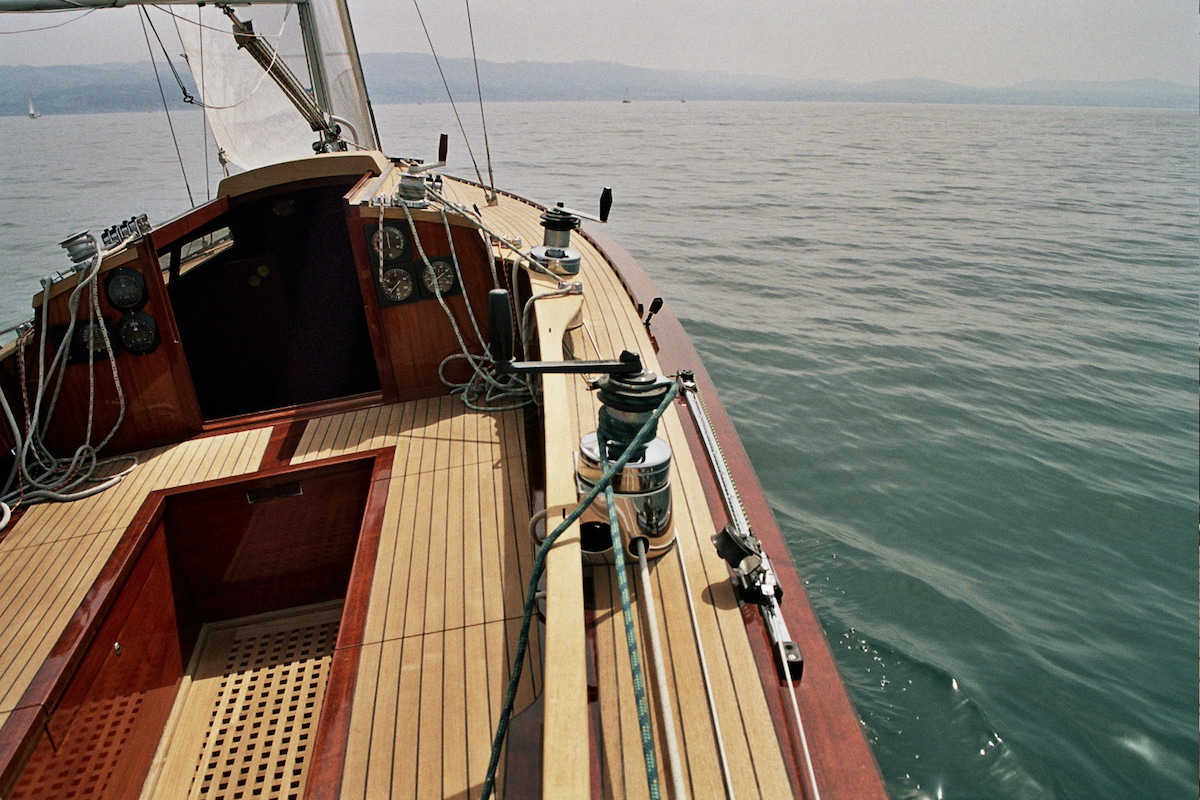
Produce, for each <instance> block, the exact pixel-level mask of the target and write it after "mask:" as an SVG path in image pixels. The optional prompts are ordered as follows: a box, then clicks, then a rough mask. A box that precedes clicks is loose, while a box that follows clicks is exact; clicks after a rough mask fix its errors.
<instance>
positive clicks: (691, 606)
mask: <svg viewBox="0 0 1200 800" xmlns="http://www.w3.org/2000/svg"><path fill="white" fill-rule="evenodd" d="M680 544H681V542H680V540H679V539H676V540H675V553H676V554H677V555H678V556H679V571H680V572H681V573H683V593H684V596H685V597H687V605H688V613H689V614H690V615H691V617H692V633H693V634H694V635H695V637H696V653H697V655H698V656H699V657H700V674H701V676H703V678H704V696H705V697H706V698H707V700H708V713H709V717H710V718H711V719H712V726H713V737H714V738H715V739H716V743H717V758H718V760H719V761H720V762H721V780H723V781H724V782H725V798H726V800H734V793H733V776H732V775H731V774H730V772H729V755H728V754H727V753H726V752H725V738H724V737H723V736H722V735H721V720H720V717H719V715H718V713H717V701H716V698H715V697H713V689H712V676H711V675H710V674H709V671H708V659H707V658H706V657H705V655H704V642H703V641H702V640H701V639H700V620H699V618H698V617H697V616H696V604H695V602H694V601H693V600H692V582H691V580H690V579H689V578H688V571H687V565H686V564H684V561H683V549H682V548H681V547H680Z"/></svg>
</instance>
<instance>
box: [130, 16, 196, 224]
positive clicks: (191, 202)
mask: <svg viewBox="0 0 1200 800" xmlns="http://www.w3.org/2000/svg"><path fill="white" fill-rule="evenodd" d="M138 12H139V14H138V17H139V19H141V21H142V36H144V37H145V39H146V50H147V51H148V52H149V53H150V66H152V67H154V80H155V81H156V82H157V83H158V94H159V96H160V97H161V98H162V104H163V113H164V114H166V115H167V127H168V128H170V129H171V143H172V144H174V145H175V157H176V158H177V159H179V171H180V173H182V174H183V186H184V188H185V189H187V196H188V205H189V206H195V205H196V200H195V198H194V197H193V196H192V184H191V183H190V182H189V181H188V176H187V168H186V167H184V165H183V152H182V151H181V150H180V149H179V137H178V136H177V135H176V134H175V122H174V121H173V120H172V119H171V109H170V108H168V107H167V92H166V90H165V89H163V85H162V76H161V75H159V74H158V64H157V63H156V62H155V60H154V46H153V45H151V44H150V34H149V32H148V31H147V30H146V25H147V24H149V25H150V27H151V28H152V29H153V28H154V23H153V22H150V14H149V13H148V12H147V11H146V9H145V7H142V6H139V7H138ZM154 36H155V38H157V39H158V43H159V45H160V46H161V45H162V38H161V37H159V35H158V31H157V30H155V31H154ZM166 52H167V49H166V47H163V54H164V55H165V54H166ZM167 63H168V64H169V63H170V60H169V59H168V61H167ZM171 71H172V72H174V71H175V67H174V66H172V67H171ZM175 79H176V80H179V73H178V72H176V73H175ZM179 86H180V88H181V89H182V88H183V82H182V81H180V83H179ZM184 97H185V99H186V97H187V92H186V90H185V91H184Z"/></svg>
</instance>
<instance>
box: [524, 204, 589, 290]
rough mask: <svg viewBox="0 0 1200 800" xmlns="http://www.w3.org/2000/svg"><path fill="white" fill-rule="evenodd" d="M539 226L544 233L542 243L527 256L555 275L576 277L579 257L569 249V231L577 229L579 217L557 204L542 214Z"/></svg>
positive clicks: (576, 252) (576, 251) (575, 251)
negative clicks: (543, 229) (544, 230)
mask: <svg viewBox="0 0 1200 800" xmlns="http://www.w3.org/2000/svg"><path fill="white" fill-rule="evenodd" d="M540 224H541V226H542V227H543V228H545V229H546V232H545V234H543V235H542V243H541V244H540V245H538V246H537V247H535V248H533V249H532V250H530V251H529V255H531V256H532V257H533V260H534V261H536V262H538V263H539V264H541V265H542V266H544V267H546V268H547V269H549V270H550V271H551V272H553V273H554V274H555V275H578V274H579V264H580V259H581V256H580V255H579V251H578V250H572V249H571V231H573V230H577V229H578V228H579V225H580V219H579V217H578V216H576V214H574V213H572V212H571V211H569V210H568V209H565V208H563V204H562V203H559V204H558V205H557V206H556V207H555V208H552V209H550V210H549V211H547V212H546V213H544V214H542V221H541V223H540Z"/></svg>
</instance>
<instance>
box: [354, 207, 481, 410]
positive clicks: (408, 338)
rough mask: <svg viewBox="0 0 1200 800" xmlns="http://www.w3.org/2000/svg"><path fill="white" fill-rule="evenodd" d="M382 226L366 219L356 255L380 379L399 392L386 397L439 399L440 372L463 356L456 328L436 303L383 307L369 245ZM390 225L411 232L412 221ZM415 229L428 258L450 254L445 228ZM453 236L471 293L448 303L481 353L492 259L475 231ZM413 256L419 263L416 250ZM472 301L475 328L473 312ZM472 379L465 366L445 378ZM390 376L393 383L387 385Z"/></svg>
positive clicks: (426, 224) (454, 228) (419, 225)
mask: <svg viewBox="0 0 1200 800" xmlns="http://www.w3.org/2000/svg"><path fill="white" fill-rule="evenodd" d="M378 224H379V221H378V218H372V217H370V216H367V217H364V218H362V223H361V225H360V229H361V230H362V231H363V233H362V234H361V235H359V236H357V237H355V238H356V239H357V241H356V242H355V253H356V257H357V258H358V259H359V276H360V284H361V286H362V290H363V298H364V303H365V305H366V308H367V312H368V315H367V316H368V319H369V320H371V323H370V327H371V330H372V336H373V337H374V340H373V341H374V345H375V352H376V358H377V359H378V360H379V361H380V362H381V363H379V367H378V368H379V373H380V376H381V380H383V382H384V385H385V386H387V385H388V384H387V380H390V381H391V387H392V390H393V391H394V394H390V395H385V396H387V397H389V398H404V399H408V398H417V397H428V396H431V395H433V394H440V393H442V392H444V391H445V386H444V384H443V383H442V381H441V379H440V378H439V377H438V367H439V365H440V364H441V363H442V361H443V360H444V359H445V358H446V357H447V356H450V355H452V354H455V353H459V352H461V349H460V345H459V341H458V337H457V336H456V335H455V331H454V325H451V323H450V320H449V319H448V317H447V315H446V311H445V309H443V308H442V305H441V303H439V302H438V301H437V299H436V298H425V299H421V300H417V301H414V302H409V303H404V304H401V305H396V306H381V305H380V303H379V301H378V298H377V296H376V293H375V288H374V286H375V285H374V278H373V277H372V276H373V274H374V272H375V271H377V270H378V265H376V264H373V263H372V261H371V255H372V254H371V253H369V252H368V250H369V248H368V247H367V245H366V238H367V235H368V234H369V233H371V232H372V231H373V230H374V229H375V228H376V227H377V226H378ZM388 224H391V225H396V226H398V227H400V228H402V229H403V230H405V231H408V221H407V220H406V219H404V218H403V217H401V218H399V219H395V218H392V217H389V218H388ZM415 225H416V230H417V234H418V237H419V238H420V240H421V246H422V247H423V248H424V251H425V254H426V256H428V257H429V258H430V259H435V258H438V257H444V256H448V255H449V254H450V239H449V237H447V235H446V228H445V226H444V225H442V223H441V222H430V221H425V220H417V221H416V222H415ZM450 230H451V235H452V236H453V241H454V253H455V254H456V255H457V256H458V261H459V267H460V269H461V271H462V278H463V283H464V284H465V285H466V286H467V287H469V289H468V292H469V293H468V294H454V295H450V296H447V297H445V298H444V300H445V302H446V305H447V306H448V307H449V309H450V312H451V314H452V315H453V318H454V321H455V324H456V325H457V327H458V330H459V332H460V333H461V334H462V336H463V339H464V341H465V342H466V344H467V346H468V348H469V349H470V351H471V352H473V353H479V352H482V345H481V343H480V342H479V337H478V336H476V333H475V328H476V326H478V328H479V330H480V332H481V333H482V335H483V337H484V338H485V340H486V337H487V293H488V291H490V289H491V288H492V277H491V253H490V252H489V250H488V247H487V246H486V245H485V244H484V242H483V239H482V238H481V237H480V234H479V232H478V231H477V230H476V229H475V228H473V227H464V226H461V225H451V227H450ZM410 247H412V245H410ZM413 255H414V258H416V259H418V260H419V256H418V255H417V254H416V251H415V250H413ZM468 301H469V303H470V309H471V311H472V312H473V314H474V318H475V322H474V324H472V321H471V314H470V313H469V312H468ZM469 375H470V372H469V369H468V368H467V367H466V366H465V365H463V364H452V365H450V367H449V369H448V370H447V371H446V377H447V378H448V379H449V380H452V381H464V380H466V379H467V378H468V377H469ZM385 376H390V378H387V379H385Z"/></svg>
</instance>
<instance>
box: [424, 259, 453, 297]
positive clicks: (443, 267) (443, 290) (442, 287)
mask: <svg viewBox="0 0 1200 800" xmlns="http://www.w3.org/2000/svg"><path fill="white" fill-rule="evenodd" d="M454 284H455V281H454V267H453V266H451V265H450V262H449V261H442V260H431V261H430V262H429V264H428V265H426V266H425V267H424V269H422V270H421V285H422V286H424V287H425V291H427V292H429V293H430V294H431V295H435V296H436V295H439V294H440V295H445V294H447V293H449V292H450V291H451V290H452V289H453V288H454Z"/></svg>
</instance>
